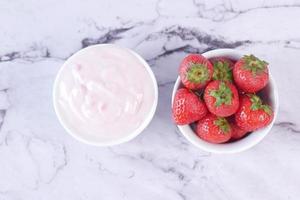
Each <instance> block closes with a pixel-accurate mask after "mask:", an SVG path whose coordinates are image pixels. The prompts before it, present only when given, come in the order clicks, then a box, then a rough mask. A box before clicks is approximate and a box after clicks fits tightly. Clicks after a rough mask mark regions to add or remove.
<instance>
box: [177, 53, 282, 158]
mask: <svg viewBox="0 0 300 200" xmlns="http://www.w3.org/2000/svg"><path fill="white" fill-rule="evenodd" d="M202 55H203V56H204V57H206V58H208V59H210V58H214V57H220V56H222V57H227V58H230V59H233V60H238V59H239V58H241V57H242V56H243V55H244V54H243V53H241V52H239V51H238V50H233V49H217V50H212V51H208V52H205V53H203V54H202ZM270 71H272V65H270V67H269V73H270V81H269V83H268V85H267V86H266V87H265V88H264V89H263V90H262V91H261V92H260V93H259V94H260V96H262V98H263V101H265V102H267V103H269V104H270V105H271V106H272V108H273V111H274V119H273V121H272V122H271V123H270V124H269V125H268V126H267V127H264V128H262V129H259V130H257V131H254V132H252V133H251V134H249V135H248V136H246V137H245V138H242V139H240V140H238V141H235V142H231V143H224V144H212V143H209V142H206V141H204V140H202V139H201V138H199V137H198V136H197V135H196V133H195V132H194V131H193V130H192V128H191V127H190V126H189V125H184V126H178V128H179V130H180V131H181V133H182V134H183V135H184V137H185V138H186V139H187V140H188V141H190V142H191V143H192V144H193V145H195V146H196V147H198V148H200V149H202V150H205V151H208V152H212V153H236V152H241V151H244V150H246V149H249V148H251V147H253V146H254V145H256V144H257V143H259V142H260V141H261V140H262V139H263V138H264V137H265V136H266V135H267V134H268V133H269V131H270V129H271V128H272V126H273V124H274V121H275V118H276V116H277V112H278V92H277V87H276V84H275V81H274V79H273V77H272V75H271V72H270ZM181 87H183V86H182V83H181V81H180V78H179V77H178V78H177V80H176V83H175V85H174V88H173V94H172V105H173V100H174V96H175V93H176V91H177V90H178V89H179V88H181Z"/></svg>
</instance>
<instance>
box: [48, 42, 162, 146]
mask: <svg viewBox="0 0 300 200" xmlns="http://www.w3.org/2000/svg"><path fill="white" fill-rule="evenodd" d="M104 46H113V47H117V48H121V49H124V50H125V51H127V52H129V53H130V54H132V55H134V56H135V57H136V58H137V59H138V60H139V61H140V62H141V63H142V65H143V66H144V67H145V68H146V70H147V72H148V74H149V75H150V78H151V81H152V87H153V89H154V100H153V104H152V107H151V109H150V111H149V113H148V114H147V116H146V117H145V119H144V121H143V122H142V123H141V125H140V126H139V127H138V128H137V129H135V130H134V131H133V132H131V133H129V134H126V135H125V136H123V137H120V138H118V139H114V140H112V141H105V142H99V141H91V140H88V139H86V138H84V137H80V133H74V131H72V130H71V129H70V128H69V127H68V125H67V124H66V123H65V121H64V119H63V117H62V115H61V111H60V109H59V108H58V103H57V99H58V98H57V94H58V84H59V82H60V79H61V74H62V71H63V69H64V68H65V66H66V65H68V63H69V62H70V59H71V58H72V57H74V56H77V55H78V54H82V53H84V52H85V51H88V50H90V49H92V48H99V47H104ZM52 102H53V107H54V111H55V114H56V116H57V118H58V121H59V122H60V124H61V125H62V127H63V128H64V129H65V130H66V132H67V133H68V134H69V135H71V136H72V137H73V138H75V139H76V140H78V141H80V142H83V143H85V144H89V145H93V146H100V147H106V146H114V145H119V144H122V143H125V142H128V141H130V140H132V139H134V138H135V137H137V136H138V135H139V134H141V133H142V132H143V130H145V128H146V127H147V126H148V125H149V124H150V122H151V121H152V119H153V117H154V115H155V112H156V109H157V104H158V84H157V80H156V78H155V75H154V73H153V71H152V69H151V67H150V65H149V64H148V63H147V62H146V61H145V60H144V59H143V58H142V56H140V55H139V54H138V53H136V52H135V51H133V50H131V49H129V48H126V47H123V46H119V45H116V44H96V45H91V46H88V47H86V48H83V49H80V50H79V51H77V52H75V53H74V54H73V55H71V56H70V57H69V58H68V59H67V60H66V61H65V62H64V63H63V64H62V66H61V67H60V69H59V70H58V72H57V74H56V77H55V80H54V84H53V89H52Z"/></svg>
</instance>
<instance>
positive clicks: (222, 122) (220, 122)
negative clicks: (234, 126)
mask: <svg viewBox="0 0 300 200" xmlns="http://www.w3.org/2000/svg"><path fill="white" fill-rule="evenodd" d="M214 124H215V125H216V126H218V127H219V128H220V129H221V130H222V132H223V133H225V134H226V133H228V131H229V130H230V125H229V123H228V121H227V120H226V118H224V117H218V118H217V119H216V120H215V121H214Z"/></svg>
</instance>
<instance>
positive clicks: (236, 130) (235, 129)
mask: <svg viewBox="0 0 300 200" xmlns="http://www.w3.org/2000/svg"><path fill="white" fill-rule="evenodd" d="M230 126H231V128H232V135H231V139H232V140H238V139H241V138H242V137H244V136H245V135H246V134H247V133H248V131H245V130H243V129H241V128H240V127H239V126H238V125H236V124H235V123H230Z"/></svg>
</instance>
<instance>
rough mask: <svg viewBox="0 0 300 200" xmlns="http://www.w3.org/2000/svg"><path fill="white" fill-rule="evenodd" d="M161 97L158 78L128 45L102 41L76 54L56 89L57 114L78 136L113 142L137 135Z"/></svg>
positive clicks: (90, 141) (101, 143) (98, 142)
mask: <svg viewBox="0 0 300 200" xmlns="http://www.w3.org/2000/svg"><path fill="white" fill-rule="evenodd" d="M157 101H158V87H157V82H156V79H155V76H154V74H153V72H152V70H151V68H150V66H149V65H148V64H147V62H146V61H145V60H144V59H143V58H142V57H141V56H139V55H138V54H137V53H135V52H133V51H132V50H130V49H127V48H124V47H119V46H117V45H113V44H99V45H94V46H90V47H87V48H85V49H82V50H80V51H78V52H77V53H75V54H74V55H72V56H71V57H70V58H68V60H67V61H66V62H65V63H64V64H63V66H62V67H61V69H60V70H59V72H58V74H57V77H56V80H55V82H54V88H53V104H54V109H55V112H56V115H57V117H58V119H59V121H60V123H61V124H62V126H63V127H64V128H65V130H66V131H67V132H68V133H69V134H70V135H72V136H73V137H74V138H76V139H77V140H79V141H81V142H84V143H87V144H91V145H97V146H112V145H117V144H121V143H124V142H127V141H129V140H131V139H133V138H134V137H136V136H137V135H139V134H140V133H141V132H142V131H143V130H144V129H145V128H146V127H147V126H148V124H149V123H150V121H151V120H152V118H153V116H154V113H155V110H156V107H157Z"/></svg>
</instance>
